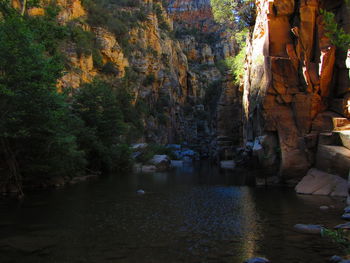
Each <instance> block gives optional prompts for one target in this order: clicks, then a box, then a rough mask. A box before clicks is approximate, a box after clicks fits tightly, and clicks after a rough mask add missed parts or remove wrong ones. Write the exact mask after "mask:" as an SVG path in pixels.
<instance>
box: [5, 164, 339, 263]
mask: <svg viewBox="0 0 350 263" xmlns="http://www.w3.org/2000/svg"><path fill="white" fill-rule="evenodd" d="M247 178H249V173H244V172H232V171H231V172H230V171H220V170H219V169H218V168H217V167H214V166H211V165H209V164H208V163H206V162H201V163H197V164H196V165H194V166H184V167H180V168H177V169H174V170H172V171H169V172H162V173H160V172H157V173H152V174H125V175H119V176H109V177H104V178H101V179H99V180H95V181H90V182H86V183H81V184H78V185H73V186H67V187H64V188H61V189H52V190H47V191H40V192H31V193H28V194H27V195H26V197H25V199H24V200H23V201H22V202H21V203H18V202H15V201H11V200H8V199H2V200H0V258H1V260H0V261H1V262H2V263H5V262H6V263H10V262H15V263H27V262H28V263H32V262H33V263H34V262H35V263H41V262H42V263H44V262H45V263H54V262H57V263H70V262H77V263H78V262H89V263H103V262H127V263H129V262H130V263H131V262H145V263H151V262H154V263H165V262H233V263H241V262H243V261H244V260H245V259H247V258H250V257H254V256H264V257H267V258H269V259H270V260H271V261H272V262H278V263H287V262H288V263H292V262H295V263H302V262H305V263H307V262H308V263H309V262H326V261H327V259H328V258H329V257H330V256H332V255H334V254H336V253H338V254H339V253H340V251H339V250H338V249H337V248H336V246H335V245H334V244H332V243H331V242H330V241H329V240H327V239H325V238H321V237H319V236H314V235H305V234H300V233H296V232H295V231H294V230H293V226H294V224H297V223H306V224H307V223H312V224H323V225H325V226H327V227H333V226H334V225H336V224H339V223H342V221H341V219H340V215H341V210H342V208H343V207H342V203H341V202H340V201H339V200H336V199H331V198H328V197H315V196H300V195H296V194H295V192H294V191H293V189H289V188H278V187H274V188H272V187H267V188H266V187H249V186H246V185H245V182H246V181H247ZM138 189H143V190H144V191H145V192H146V193H145V194H143V195H139V194H137V193H136V191H137V190H138ZM321 205H328V206H331V205H334V206H335V207H334V208H332V209H329V210H328V211H321V210H320V209H319V207H320V206H321Z"/></svg>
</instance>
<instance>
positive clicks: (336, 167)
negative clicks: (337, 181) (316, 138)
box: [316, 145, 350, 178]
mask: <svg viewBox="0 0 350 263" xmlns="http://www.w3.org/2000/svg"><path fill="white" fill-rule="evenodd" d="M316 168H317V169H320V170H324V171H328V172H330V173H333V174H337V175H340V176H342V177H344V178H347V177H348V173H349V169H350V150H349V149H348V148H346V147H344V146H332V145H319V146H318V149H317V155H316Z"/></svg>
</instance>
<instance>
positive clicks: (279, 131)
mask: <svg viewBox="0 0 350 263" xmlns="http://www.w3.org/2000/svg"><path fill="white" fill-rule="evenodd" d="M256 4H257V9H258V16H257V21H256V25H255V28H254V32H253V34H252V37H251V41H250V46H249V48H248V50H249V54H248V56H247V64H246V77H245V81H244V95H243V107H244V112H245V115H244V121H245V129H244V137H245V140H246V141H257V142H259V141H260V144H262V145H263V146H264V150H265V154H266V153H268V155H267V157H268V158H267V159H274V160H277V159H280V162H279V164H278V163H277V162H274V163H275V165H277V166H279V171H280V174H281V175H282V176H283V178H285V179H287V180H288V179H290V178H295V177H301V176H303V175H305V173H306V171H307V169H308V168H309V167H311V166H312V165H313V164H314V159H315V158H314V156H315V151H316V144H317V139H318V135H319V133H321V132H325V131H330V130H331V129H332V117H335V116H346V117H348V116H349V112H348V111H347V108H346V104H347V100H348V98H349V97H350V82H349V76H348V70H347V68H346V67H345V56H346V52H345V51H342V50H340V49H336V47H335V46H334V45H332V43H331V41H330V39H329V38H328V37H327V36H326V32H325V28H324V24H323V19H322V15H321V14H320V9H326V10H329V11H332V12H334V13H335V14H336V18H337V20H338V22H339V23H340V24H341V25H342V26H343V27H344V28H345V29H346V30H348V31H349V29H350V28H349V26H350V24H349V22H350V19H349V17H350V15H349V14H350V13H349V9H348V8H347V7H346V5H345V3H344V2H343V1H328V0H301V1H291V0H257V1H256ZM265 157H266V156H265ZM261 159H262V158H261ZM261 162H262V164H264V163H265V164H266V165H267V166H268V165H271V162H270V163H268V162H267V163H266V161H264V160H261Z"/></svg>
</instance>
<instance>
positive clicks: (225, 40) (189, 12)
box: [167, 0, 242, 160]
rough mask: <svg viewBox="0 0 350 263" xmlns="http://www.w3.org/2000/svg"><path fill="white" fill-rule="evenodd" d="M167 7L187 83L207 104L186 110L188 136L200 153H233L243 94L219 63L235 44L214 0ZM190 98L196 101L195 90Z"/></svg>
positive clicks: (179, 1) (183, 0)
mask: <svg viewBox="0 0 350 263" xmlns="http://www.w3.org/2000/svg"><path fill="white" fill-rule="evenodd" d="M167 10H168V12H169V15H170V16H171V18H172V19H173V20H174V29H175V31H176V32H177V34H176V35H177V36H178V38H179V41H180V45H181V49H182V50H183V52H184V53H185V55H186V57H187V59H188V64H189V75H190V76H191V78H190V82H189V86H190V87H192V89H194V87H196V90H197V94H196V95H197V98H198V99H197V100H203V99H204V101H205V103H204V108H203V109H201V108H200V107H197V106H194V107H193V111H192V114H189V115H188V116H186V118H185V122H184V125H183V130H184V132H183V133H184V134H185V137H184V140H185V141H188V142H189V143H190V144H191V148H194V149H195V150H197V151H198V152H199V153H200V154H201V156H202V157H208V156H211V157H214V159H217V160H227V159H232V155H233V148H234V146H237V145H239V144H240V143H241V140H240V138H241V132H242V128H241V127H242V122H241V112H242V111H241V97H242V96H241V92H240V90H239V87H238V85H235V84H234V83H233V78H232V76H231V75H230V73H229V72H225V71H223V70H222V69H220V68H219V66H218V65H219V64H220V62H222V60H225V59H226V58H229V57H232V56H234V55H235V54H236V50H237V45H236V43H235V42H234V41H233V40H232V35H231V34H230V33H229V32H228V31H227V30H226V28H225V27H224V26H220V25H219V24H217V23H216V22H215V21H214V18H213V14H212V9H211V5H210V0H171V1H170V2H169V5H168V9H167ZM191 32H196V34H193V33H191ZM208 93H209V94H210V95H209V96H208ZM189 98H191V100H192V101H193V102H194V103H196V99H195V100H193V99H192V98H193V94H189ZM205 114H206V115H209V116H207V117H204V115H205Z"/></svg>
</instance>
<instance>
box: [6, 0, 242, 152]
mask: <svg viewBox="0 0 350 263" xmlns="http://www.w3.org/2000/svg"><path fill="white" fill-rule="evenodd" d="M49 2H50V1H42V3H41V7H32V8H29V9H28V10H27V14H28V15H31V16H42V15H45V6H47V5H48V4H49ZM97 2H98V1H97ZM136 2H137V1H136ZM137 3H138V4H137V5H134V4H131V5H130V6H128V5H127V6H123V5H122V6H119V5H118V4H116V3H113V2H111V3H110V4H109V5H108V6H107V7H105V8H107V9H106V10H105V12H109V13H111V14H112V15H113V14H115V13H116V12H123V14H124V15H125V16H129V17H130V20H131V19H133V20H135V19H136V20H137V22H136V23H134V24H135V25H133V26H130V28H128V32H127V33H126V34H124V35H122V36H121V35H118V34H116V33H115V32H113V31H112V30H111V29H110V27H109V26H108V25H107V23H108V21H106V25H98V26H96V25H94V24H93V23H92V22H91V15H95V16H96V14H93V12H95V11H94V10H93V11H91V10H89V8H88V7H87V6H86V4H85V5H83V3H82V2H81V1H80V0H62V1H57V2H56V4H57V5H58V6H59V7H60V11H59V13H58V15H57V20H58V21H59V23H60V24H61V25H67V26H74V27H78V28H81V29H82V30H83V31H84V32H90V33H92V34H93V36H94V40H93V41H94V42H95V43H94V46H95V47H96V50H94V51H93V52H90V53H89V52H87V53H84V52H79V49H80V47H79V43H76V42H74V41H65V42H64V43H62V44H61V45H60V48H61V51H62V53H63V54H65V56H66V58H67V61H66V64H67V67H66V71H65V73H64V75H63V76H62V78H61V79H59V80H58V88H59V89H61V90H65V89H71V88H73V90H74V89H78V88H79V87H81V85H83V84H84V83H88V82H92V81H93V80H94V78H100V79H104V80H106V81H108V82H112V83H114V86H118V85H119V84H118V83H120V81H121V80H125V79H126V80H127V81H128V84H127V85H128V88H129V89H130V90H131V93H132V94H133V97H134V104H135V107H138V106H140V105H141V106H140V107H143V108H147V110H146V112H145V113H144V114H143V126H144V135H143V136H142V137H141V138H139V140H140V141H147V142H156V143H162V144H165V143H180V142H187V144H188V145H189V146H191V147H193V148H195V149H196V150H197V151H198V152H200V153H201V155H202V156H203V157H209V156H218V157H219V156H220V155H221V158H223V157H225V156H226V157H225V158H227V157H228V156H230V155H232V154H230V153H232V149H233V143H232V141H234V139H233V138H234V137H235V138H239V137H240V136H238V134H240V133H241V127H242V124H241V121H240V120H241V111H240V109H241V107H240V105H241V96H240V92H239V90H238V86H237V85H233V84H232V76H231V75H230V73H229V71H228V70H227V68H225V67H223V66H222V62H223V61H224V60H225V59H226V58H228V57H231V56H234V55H235V53H236V51H237V46H236V44H235V42H234V40H233V39H232V36H231V35H230V34H229V33H228V32H227V31H226V29H225V28H224V27H222V26H220V25H218V24H217V23H216V22H215V21H214V18H213V15H212V11H211V6H210V0H191V1H188V0H173V1H170V2H169V3H168V6H166V7H165V6H163V4H162V2H161V1H157V0H141V1H139V2H137ZM129 4H130V3H129ZM13 6H15V7H17V8H18V9H20V8H21V3H20V1H18V0H13ZM97 11H98V10H97ZM97 11H96V12H97ZM97 15H98V14H97ZM102 15H103V14H101V16H102ZM144 16H146V17H144ZM138 17H143V18H142V19H139V18H138ZM117 22H118V21H117ZM113 27H117V25H112V28H113ZM117 31H118V30H117ZM96 53H98V54H100V57H101V62H100V63H99V64H101V65H97V63H96V61H95V60H96V59H95V57H94V55H95V54H96ZM220 63H221V66H220ZM228 119H229V120H237V121H227V120H228ZM235 141H236V142H235V145H238V144H239V143H240V142H239V140H235ZM217 153H219V154H217Z"/></svg>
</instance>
